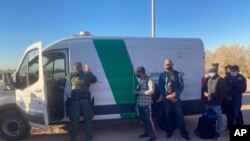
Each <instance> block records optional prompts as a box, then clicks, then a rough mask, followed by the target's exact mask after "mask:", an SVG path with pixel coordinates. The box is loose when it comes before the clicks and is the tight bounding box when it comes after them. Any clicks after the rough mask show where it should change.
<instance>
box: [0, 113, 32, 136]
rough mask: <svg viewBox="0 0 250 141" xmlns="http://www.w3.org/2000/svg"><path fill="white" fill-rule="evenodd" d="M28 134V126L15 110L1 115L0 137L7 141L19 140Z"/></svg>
mask: <svg viewBox="0 0 250 141" xmlns="http://www.w3.org/2000/svg"><path fill="white" fill-rule="evenodd" d="M29 133H30V126H29V124H28V123H27V122H26V121H25V120H24V118H23V117H22V115H21V114H20V113H19V112H18V111H15V110H11V111H8V112H5V113H2V114H1V117H0V135H1V137H3V138H4V139H6V140H8V141H13V140H20V139H23V138H25V137H27V136H28V135H29Z"/></svg>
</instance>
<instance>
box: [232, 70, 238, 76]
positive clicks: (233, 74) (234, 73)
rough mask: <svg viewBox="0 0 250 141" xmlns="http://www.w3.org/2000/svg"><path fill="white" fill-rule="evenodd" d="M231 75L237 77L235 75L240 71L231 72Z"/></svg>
mask: <svg viewBox="0 0 250 141" xmlns="http://www.w3.org/2000/svg"><path fill="white" fill-rule="evenodd" d="M230 75H231V76H232V77H235V76H237V75H238V72H234V71H232V72H230Z"/></svg>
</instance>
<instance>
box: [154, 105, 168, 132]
mask: <svg viewBox="0 0 250 141" xmlns="http://www.w3.org/2000/svg"><path fill="white" fill-rule="evenodd" d="M156 122H157V124H158V126H159V127H160V128H161V129H162V130H164V131H166V129H167V128H166V120H165V112H164V108H163V107H160V108H159V109H158V110H157V112H156Z"/></svg>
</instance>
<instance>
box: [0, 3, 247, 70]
mask: <svg viewBox="0 0 250 141" xmlns="http://www.w3.org/2000/svg"><path fill="white" fill-rule="evenodd" d="M155 5H156V36H157V37H197V38H201V39H202V40H203V42H204V46H205V49H210V50H213V49H215V48H218V47H219V46H220V45H222V44H226V45H227V44H232V43H239V44H242V45H248V44H250V0H155ZM80 31H90V32H91V33H92V34H94V35H95V36H143V37H147V36H151V0H0V69H7V68H10V69H16V67H17V65H18V64H19V62H20V59H21V57H22V55H23V53H24V50H25V49H26V47H27V46H29V45H30V44H32V43H34V42H36V41H42V42H43V46H46V45H48V44H49V43H51V42H53V41H56V40H58V39H60V38H64V37H70V36H72V35H76V34H78V33H79V32H80Z"/></svg>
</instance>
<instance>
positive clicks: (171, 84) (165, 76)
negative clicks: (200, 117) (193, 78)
mask: <svg viewBox="0 0 250 141" xmlns="http://www.w3.org/2000/svg"><path fill="white" fill-rule="evenodd" d="M173 66H174V63H173V61H172V60H171V59H166V60H165V61H164V68H165V71H164V72H163V73H161V74H160V76H159V80H158V87H159V90H160V92H161V94H162V96H163V103H164V109H165V116H166V123H167V125H166V127H167V129H166V133H167V135H166V137H167V138H170V137H172V135H173V132H174V128H173V126H174V125H173V122H172V121H171V116H172V112H171V111H172V110H174V113H175V119H176V121H177V124H178V126H179V130H180V132H181V135H182V137H183V138H185V139H186V140H190V137H189V133H188V132H187V130H186V126H185V121H184V117H183V111H182V104H181V99H180V95H181V92H182V91H183V89H184V83H183V78H182V74H181V73H179V72H178V71H176V70H174V69H173Z"/></svg>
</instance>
